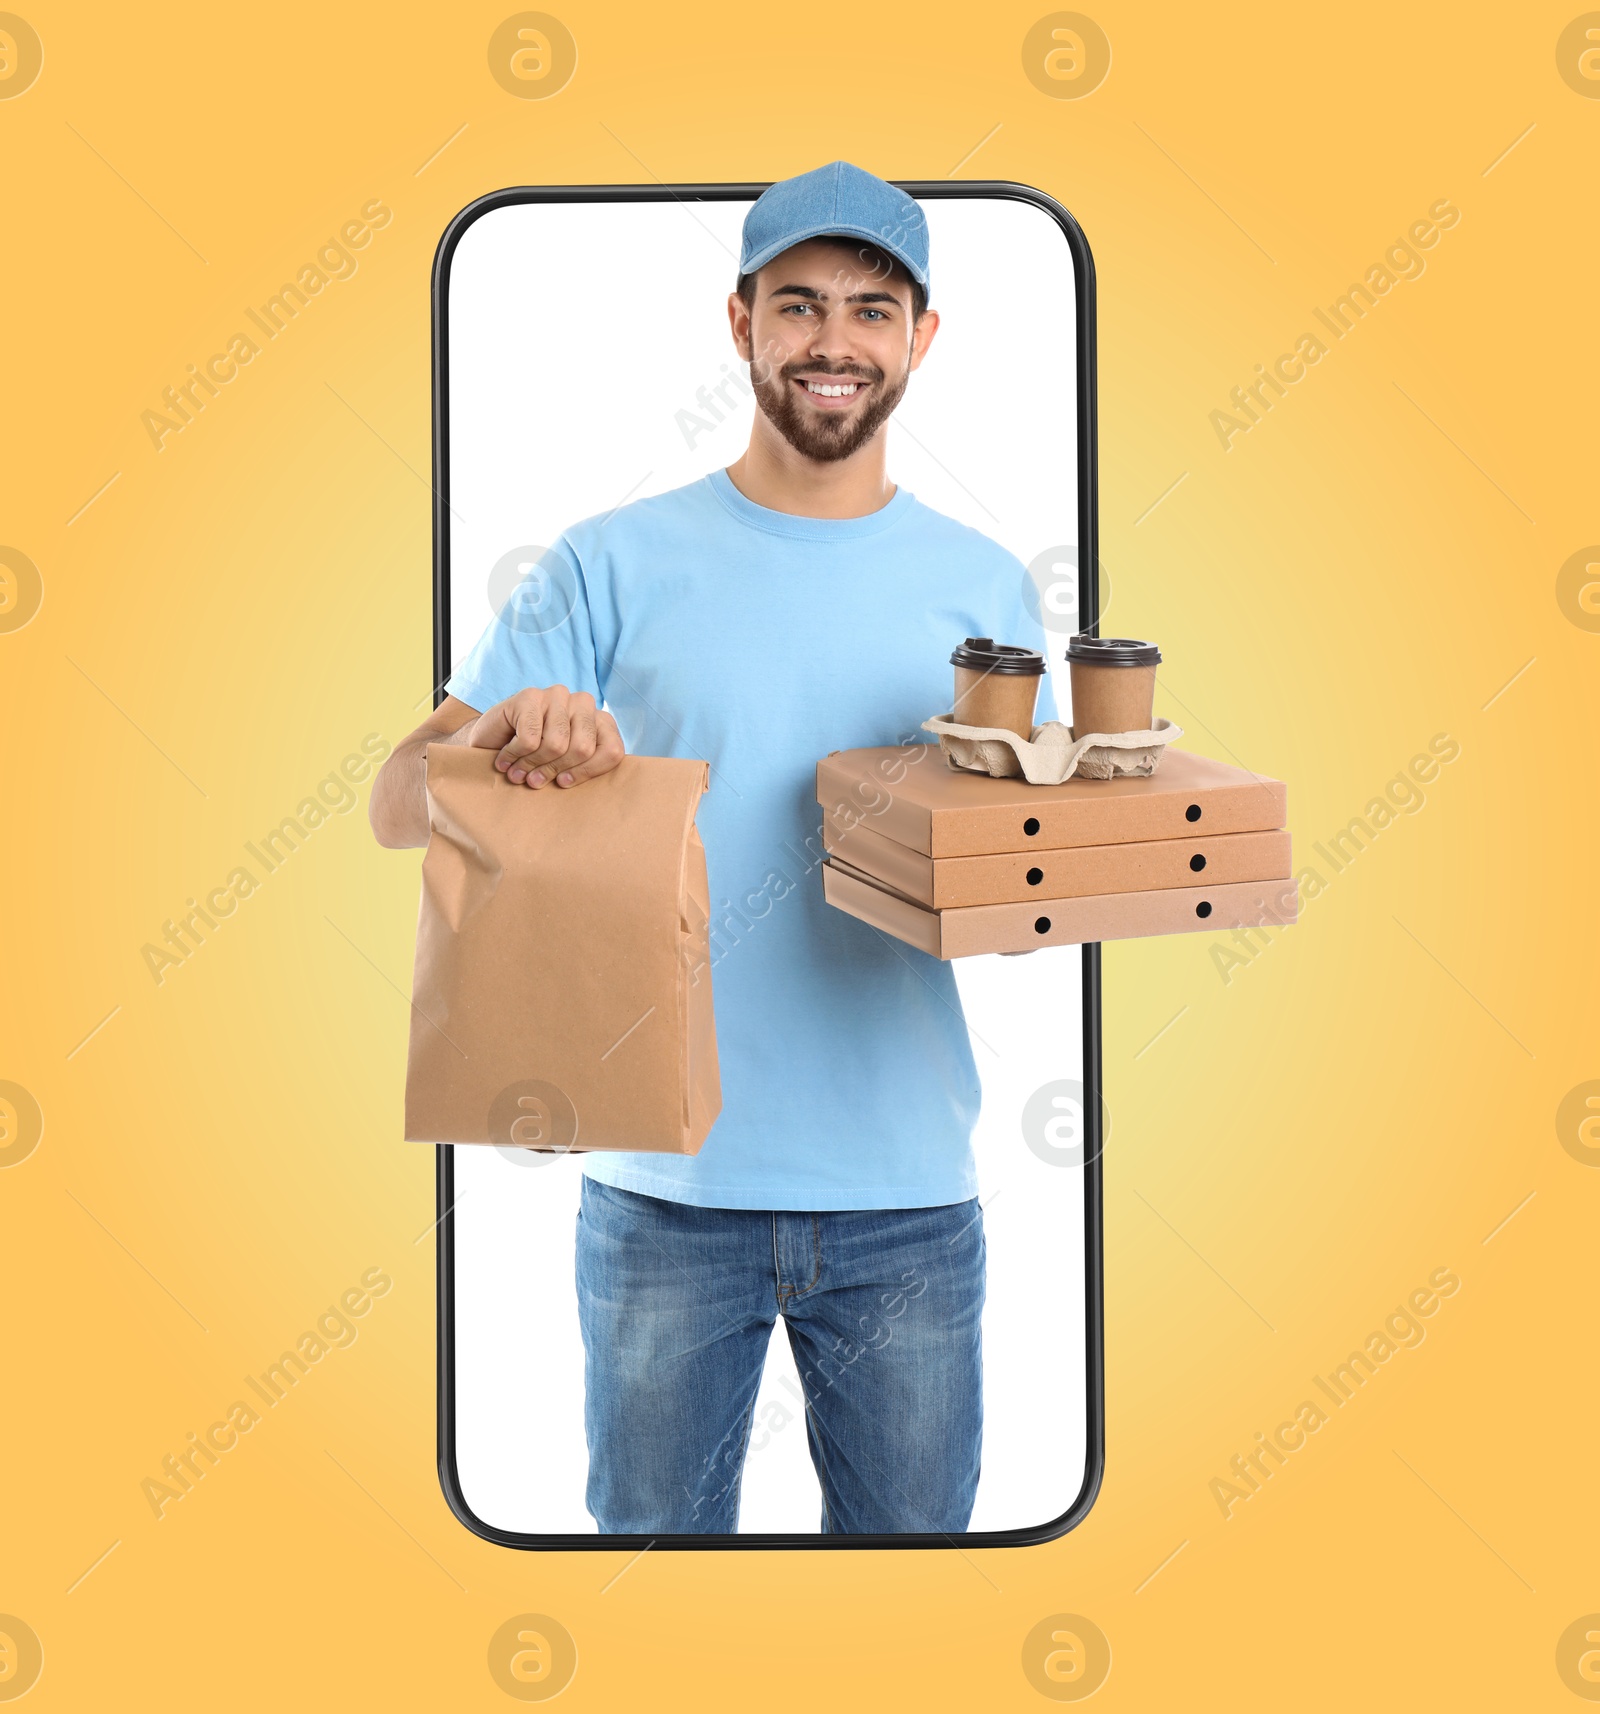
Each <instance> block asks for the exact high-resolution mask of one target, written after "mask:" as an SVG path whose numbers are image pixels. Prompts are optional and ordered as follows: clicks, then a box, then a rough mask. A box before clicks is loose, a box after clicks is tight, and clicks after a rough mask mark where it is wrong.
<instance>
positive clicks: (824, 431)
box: [750, 362, 911, 464]
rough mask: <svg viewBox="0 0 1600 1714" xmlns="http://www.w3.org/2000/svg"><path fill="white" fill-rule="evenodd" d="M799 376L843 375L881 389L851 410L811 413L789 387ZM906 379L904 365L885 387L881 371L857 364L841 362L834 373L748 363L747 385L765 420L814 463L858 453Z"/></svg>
mask: <svg viewBox="0 0 1600 1714" xmlns="http://www.w3.org/2000/svg"><path fill="white" fill-rule="evenodd" d="M758 374H759V375H760V377H761V378H760V379H758V378H757V377H758ZM801 374H806V375H822V374H827V375H833V376H836V377H841V378H842V377H848V378H849V379H850V380H852V381H861V382H864V383H870V384H871V385H873V386H874V387H876V388H881V389H882V390H881V391H878V392H875V393H874V394H873V396H872V397H871V398H870V399H869V400H868V401H867V402H866V404H864V405H863V406H862V407H861V408H860V409H859V410H856V411H851V412H849V413H844V412H840V413H837V414H835V413H834V412H831V411H829V412H823V411H814V410H811V409H809V408H808V407H807V406H806V405H805V403H804V402H803V401H802V400H801V399H800V398H799V397H798V396H797V394H796V390H795V387H794V385H793V383H794V379H795V377H796V376H798V375H801ZM910 379H911V366H910V365H909V364H907V365H906V369H905V372H904V373H903V374H902V375H901V376H900V378H899V380H898V381H897V382H895V383H893V384H892V385H890V386H888V387H884V386H883V380H884V374H883V371H882V370H881V369H877V368H873V367H870V366H868V365H865V364H859V363H845V364H841V365H840V366H839V367H838V368H837V369H824V368H822V366H821V365H820V364H817V363H814V362H813V363H787V364H785V365H784V367H783V368H782V369H779V370H778V371H777V372H776V373H774V371H773V369H772V367H771V365H770V364H765V363H760V362H753V363H752V364H751V365H750V385H751V387H752V388H753V389H754V392H755V396H756V403H757V404H758V405H760V407H761V410H762V412H763V414H764V415H765V416H766V419H767V421H768V422H770V423H771V424H772V426H773V427H774V428H775V429H776V430H777V431H778V433H779V434H781V435H782V436H783V438H784V439H785V440H786V441H788V443H789V444H790V446H792V447H793V448H794V449H795V451H796V452H798V453H799V454H800V455H801V456H802V457H803V458H813V459H815V460H816V461H817V462H818V463H819V464H833V463H837V462H838V461H839V460H840V459H844V458H849V457H850V455H851V454H852V453H854V452H858V451H860V449H861V448H862V447H863V446H865V445H866V443H867V442H868V441H869V440H871V439H872V437H873V436H874V435H875V434H876V433H877V432H878V430H879V429H880V428H882V427H883V425H884V423H886V422H887V421H888V420H889V417H890V416H891V414H892V413H893V411H894V408H895V406H896V405H898V404H899V403H900V400H901V398H902V397H903V396H904V394H905V390H906V383H907V382H908V381H909V380H910Z"/></svg>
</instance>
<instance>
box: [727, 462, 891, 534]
mask: <svg viewBox="0 0 1600 1714" xmlns="http://www.w3.org/2000/svg"><path fill="white" fill-rule="evenodd" d="M705 480H706V482H707V483H708V484H709V486H710V488H711V492H712V493H713V494H715V495H716V497H717V499H718V500H720V501H721V503H722V505H723V506H724V507H725V508H726V509H727V510H728V511H729V512H731V513H732V514H733V516H734V517H735V518H737V519H738V520H739V522H740V523H741V524H748V525H749V526H750V527H751V529H754V530H764V531H765V532H766V533H767V534H768V535H769V536H788V537H790V538H791V539H792V540H797V541H804V542H847V541H854V540H856V539H858V538H859V537H862V536H876V535H881V534H882V533H883V531H885V530H887V529H890V528H892V527H893V526H894V525H895V524H897V523H898V522H899V521H900V519H901V518H902V517H904V515H905V514H906V512H907V511H908V510H909V509H910V507H911V505H912V503H913V496H912V494H911V491H910V490H909V489H908V488H906V487H905V485H904V484H901V485H900V486H898V487H897V488H896V489H895V491H894V498H893V499H892V500H890V501H889V503H888V505H886V506H880V507H879V508H878V510H877V511H876V512H868V513H867V514H866V516H865V517H862V518H803V517H799V516H797V515H796V514H794V513H792V512H774V511H773V510H772V508H771V507H770V506H758V505H757V504H756V503H755V501H754V500H748V499H746V498H745V496H744V495H743V494H741V493H740V492H739V490H738V489H737V488H736V487H735V486H734V484H733V478H732V477H730V476H729V475H728V473H727V471H726V470H713V471H712V472H711V474H710V475H709V476H707V477H706V479H705Z"/></svg>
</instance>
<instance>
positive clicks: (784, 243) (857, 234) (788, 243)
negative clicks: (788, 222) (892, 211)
mask: <svg viewBox="0 0 1600 1714" xmlns="http://www.w3.org/2000/svg"><path fill="white" fill-rule="evenodd" d="M813 238H860V239H862V240H863V241H865V242H866V243H868V244H870V245H871V246H872V247H873V249H874V250H881V251H883V253H884V254H885V255H886V256H893V257H894V259H895V261H897V262H898V263H899V264H900V265H901V267H903V268H904V269H905V271H906V272H907V273H908V274H909V275H910V276H911V277H912V279H914V280H915V281H916V282H917V284H918V285H919V286H921V287H922V289H923V290H924V291H926V290H927V289H928V272H927V269H925V268H919V267H918V266H917V265H916V263H915V262H913V261H912V260H911V258H910V257H909V256H906V255H905V254H903V253H902V252H901V251H900V250H898V249H897V248H896V247H895V246H894V245H893V244H890V243H888V242H887V241H886V240H885V238H884V236H883V234H882V233H881V232H874V231H873V230H872V229H871V228H870V227H866V226H849V225H842V226H841V225H838V224H824V225H818V226H803V227H801V228H800V230H799V231H798V232H790V233H786V234H785V235H784V237H782V238H781V239H779V241H778V242H777V243H776V244H768V245H765V246H764V247H763V248H762V249H760V250H757V251H756V252H755V254H754V255H753V256H748V257H745V258H743V259H742V260H741V262H740V264H739V272H740V273H741V274H753V273H755V272H756V270H757V269H758V268H764V267H766V265H767V263H768V262H770V261H772V260H773V258H774V257H776V256H781V255H782V254H783V253H784V251H785V250H792V249H794V247H795V245H796V244H805V243H808V242H809V241H810V240H811V239H813Z"/></svg>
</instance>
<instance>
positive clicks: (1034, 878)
mask: <svg viewBox="0 0 1600 1714" xmlns="http://www.w3.org/2000/svg"><path fill="white" fill-rule="evenodd" d="M1043 879H1044V870H1043V869H1030V870H1029V871H1028V885H1029V886H1030V887H1037V886H1038V885H1039V883H1040V882H1041V881H1042V880H1043Z"/></svg>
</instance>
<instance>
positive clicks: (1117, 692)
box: [1067, 637, 1161, 738]
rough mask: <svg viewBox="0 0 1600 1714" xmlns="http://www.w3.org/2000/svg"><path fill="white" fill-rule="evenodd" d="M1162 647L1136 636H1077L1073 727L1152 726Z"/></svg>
mask: <svg viewBox="0 0 1600 1714" xmlns="http://www.w3.org/2000/svg"><path fill="white" fill-rule="evenodd" d="M1160 663H1161V651H1160V649H1158V648H1157V647H1156V645H1155V644H1154V643H1146V642H1140V641H1139V640H1137V639H1136V638H1133V637H1074V638H1073V639H1072V641H1071V642H1070V643H1069V644H1068V645H1067V666H1068V668H1069V669H1070V670H1071V673H1072V732H1073V736H1074V737H1078V738H1081V737H1082V736H1083V735H1084V734H1085V733H1086V732H1104V733H1106V734H1107V736H1109V735H1110V734H1112V733H1114V732H1148V731H1149V730H1150V723H1151V722H1152V721H1153V720H1154V719H1155V712H1156V668H1157V667H1158V666H1159V665H1160Z"/></svg>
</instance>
